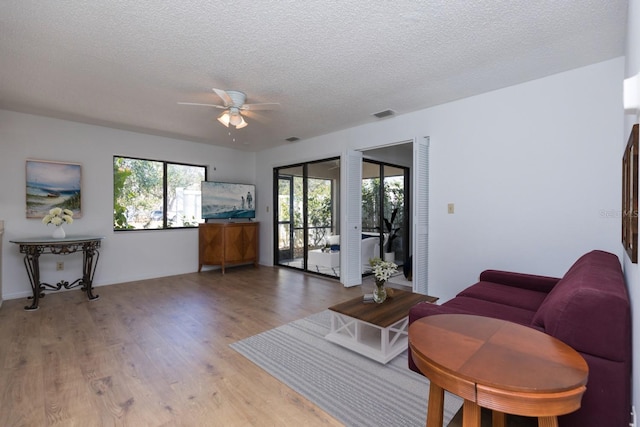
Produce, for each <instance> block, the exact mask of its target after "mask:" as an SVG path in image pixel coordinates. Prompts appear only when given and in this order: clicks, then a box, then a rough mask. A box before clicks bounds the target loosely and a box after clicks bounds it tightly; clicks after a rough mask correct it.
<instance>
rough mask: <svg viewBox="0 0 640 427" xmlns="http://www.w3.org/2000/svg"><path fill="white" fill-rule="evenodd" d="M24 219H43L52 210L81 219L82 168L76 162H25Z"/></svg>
mask: <svg viewBox="0 0 640 427" xmlns="http://www.w3.org/2000/svg"><path fill="white" fill-rule="evenodd" d="M26 178H27V179H26V181H27V209H26V212H27V218H44V216H45V215H46V214H47V213H49V210H50V209H52V208H56V207H58V208H62V209H69V210H71V211H73V216H74V218H79V217H81V216H82V209H81V208H82V204H81V200H82V198H81V182H82V166H81V165H80V164H77V163H61V162H50V161H46V160H27V174H26Z"/></svg>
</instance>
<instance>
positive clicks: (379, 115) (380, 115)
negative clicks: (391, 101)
mask: <svg viewBox="0 0 640 427" xmlns="http://www.w3.org/2000/svg"><path fill="white" fill-rule="evenodd" d="M394 114H396V112H395V111H393V110H384V111H380V112H378V113H373V114H372V115H373V116H376V117H377V118H379V119H382V118H385V117H389V116H393V115H394Z"/></svg>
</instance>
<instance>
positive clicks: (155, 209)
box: [113, 156, 207, 231]
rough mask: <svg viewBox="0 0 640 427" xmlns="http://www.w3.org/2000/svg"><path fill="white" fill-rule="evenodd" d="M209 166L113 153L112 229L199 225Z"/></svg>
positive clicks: (146, 228)
mask: <svg viewBox="0 0 640 427" xmlns="http://www.w3.org/2000/svg"><path fill="white" fill-rule="evenodd" d="M206 180H207V167H206V166H201V165H189V164H181V163H171V162H163V161H159V160H146V159H135V158H130V157H120V156H114V157H113V229H114V230H118V231H121V230H142V229H144V230H151V229H167V228H183V227H197V226H198V224H199V223H201V222H202V218H201V199H200V185H201V182H202V181H206Z"/></svg>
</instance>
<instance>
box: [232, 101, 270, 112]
mask: <svg viewBox="0 0 640 427" xmlns="http://www.w3.org/2000/svg"><path fill="white" fill-rule="evenodd" d="M240 109H241V110H252V111H255V110H279V109H280V104H279V103H277V102H264V103H261V104H244V105H243V106H242V107H241V108H240Z"/></svg>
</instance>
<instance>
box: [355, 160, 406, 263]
mask: <svg viewBox="0 0 640 427" xmlns="http://www.w3.org/2000/svg"><path fill="white" fill-rule="evenodd" d="M362 165H363V167H362V170H363V174H362V231H363V233H365V234H377V235H379V236H380V242H381V244H380V245H378V246H377V247H376V249H375V255H376V256H377V257H379V258H382V259H385V260H388V261H393V262H395V263H396V264H398V265H403V264H404V262H405V257H406V254H408V253H409V250H408V248H409V235H410V233H409V221H408V212H409V203H408V200H407V199H406V198H405V195H406V194H409V191H408V186H409V168H406V167H401V166H394V165H390V164H386V163H382V162H377V161H373V160H363V162H362Z"/></svg>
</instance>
